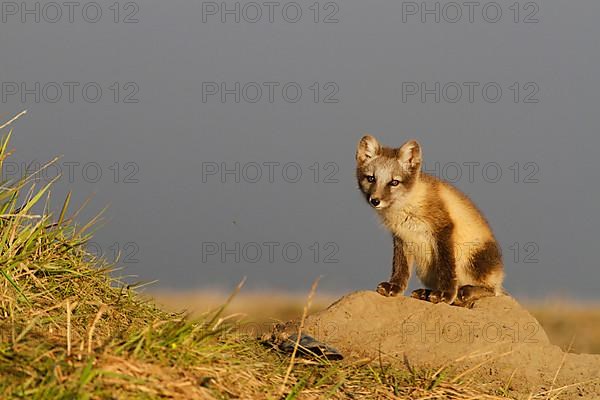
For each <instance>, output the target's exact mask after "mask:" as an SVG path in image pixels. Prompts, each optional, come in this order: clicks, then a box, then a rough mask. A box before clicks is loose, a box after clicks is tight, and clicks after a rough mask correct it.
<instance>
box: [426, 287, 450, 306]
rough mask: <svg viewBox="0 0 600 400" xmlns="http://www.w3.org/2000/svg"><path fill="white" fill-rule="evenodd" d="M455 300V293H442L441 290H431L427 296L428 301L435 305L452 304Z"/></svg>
mask: <svg viewBox="0 0 600 400" xmlns="http://www.w3.org/2000/svg"><path fill="white" fill-rule="evenodd" d="M454 300H456V292H454V293H452V292H444V291H442V290H432V291H431V294H430V295H429V301H430V302H432V303H434V304H437V303H447V304H452V303H454Z"/></svg>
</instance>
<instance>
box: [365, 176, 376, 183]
mask: <svg viewBox="0 0 600 400" xmlns="http://www.w3.org/2000/svg"><path fill="white" fill-rule="evenodd" d="M367 181H368V182H369V183H373V182H375V177H374V176H373V175H367Z"/></svg>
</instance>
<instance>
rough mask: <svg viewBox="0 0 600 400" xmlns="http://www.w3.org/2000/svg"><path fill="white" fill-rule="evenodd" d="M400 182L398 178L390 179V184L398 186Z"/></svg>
mask: <svg viewBox="0 0 600 400" xmlns="http://www.w3.org/2000/svg"><path fill="white" fill-rule="evenodd" d="M399 184H400V181H399V180H398V179H394V180H393V181H390V186H398V185H399Z"/></svg>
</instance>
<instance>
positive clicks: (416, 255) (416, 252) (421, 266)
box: [382, 209, 437, 283]
mask: <svg viewBox="0 0 600 400" xmlns="http://www.w3.org/2000/svg"><path fill="white" fill-rule="evenodd" d="M382 219H383V223H384V224H385V226H386V227H387V228H388V229H389V230H390V231H391V232H392V233H393V234H394V235H396V236H397V237H399V238H400V239H402V241H403V243H404V254H406V256H407V258H408V260H409V262H410V260H414V262H415V264H416V266H417V275H418V276H419V279H421V281H423V282H424V283H426V282H427V281H428V270H429V267H430V266H431V263H432V261H433V260H434V259H435V256H436V252H437V247H436V241H435V236H434V235H433V232H432V230H431V227H430V226H429V225H428V224H427V222H426V221H425V220H423V219H422V218H420V217H419V216H418V214H417V213H415V212H412V211H411V210H410V209H402V210H390V211H388V212H386V213H382Z"/></svg>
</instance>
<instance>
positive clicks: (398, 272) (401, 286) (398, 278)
mask: <svg viewBox="0 0 600 400" xmlns="http://www.w3.org/2000/svg"><path fill="white" fill-rule="evenodd" d="M409 277H410V271H409V265H408V259H407V257H406V254H405V253H404V244H403V243H402V240H401V239H400V238H397V237H395V236H394V260H393V267H392V277H391V278H390V280H389V281H388V282H381V283H380V284H379V285H377V293H379V294H380V295H382V296H386V297H393V296H398V295H402V294H404V290H406V286H407V285H408V278H409Z"/></svg>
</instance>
